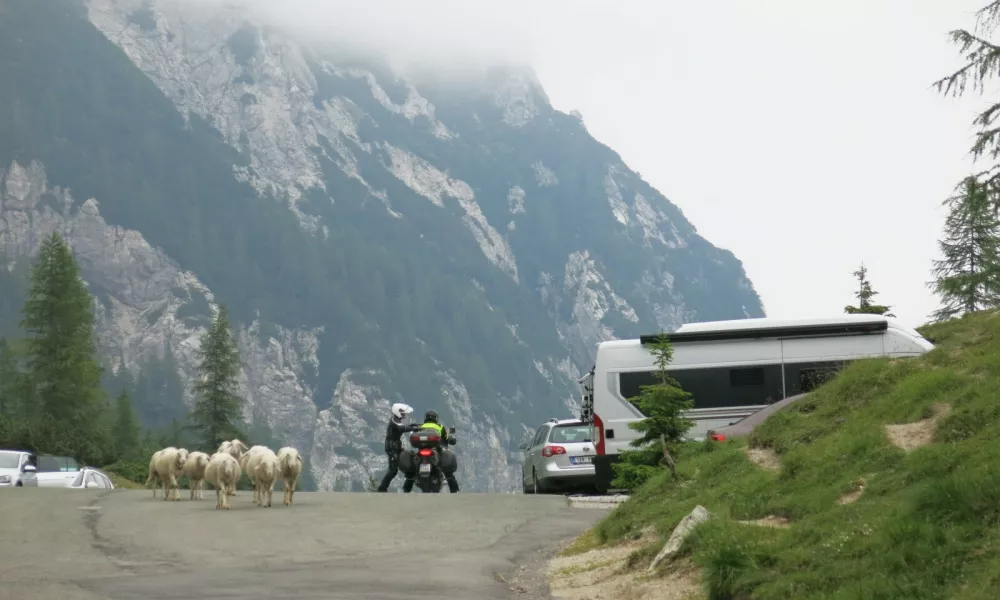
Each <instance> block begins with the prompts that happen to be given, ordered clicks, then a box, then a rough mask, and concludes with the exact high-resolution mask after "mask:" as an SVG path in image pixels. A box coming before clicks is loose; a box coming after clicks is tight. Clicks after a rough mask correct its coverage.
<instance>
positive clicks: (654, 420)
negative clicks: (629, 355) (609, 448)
mask: <svg viewBox="0 0 1000 600" xmlns="http://www.w3.org/2000/svg"><path fill="white" fill-rule="evenodd" d="M648 348H649V351H650V352H651V353H652V354H653V356H654V357H655V358H656V383H655V384H653V385H644V386H641V387H640V394H639V395H638V396H636V397H634V398H628V400H629V402H631V403H632V404H634V405H635V407H636V408H638V409H639V410H640V411H641V412H642V414H643V415H645V418H644V419H641V420H639V421H636V422H634V423H629V427H630V428H632V429H634V430H636V431H638V432H640V433H642V437H640V438H638V439H635V440H632V442H631V443H630V445H632V446H633V447H636V448H641V449H639V450H626V451H624V452H621V453H620V455H621V461H620V462H619V463H617V464H615V465H614V466H613V469H614V471H615V480H614V481H613V482H612V485H614V486H615V487H621V488H624V489H629V490H631V489H635V488H637V487H638V486H640V485H642V483H643V482H645V481H646V480H647V479H648V478H649V477H651V476H652V475H653V474H655V473H656V471H657V470H658V465H660V464H661V463H666V466H668V467H669V468H670V470H671V472H672V474H673V475H674V477H676V476H677V473H676V470H675V466H674V459H673V456H672V451H673V450H674V449H675V448H676V447H677V445H678V444H679V443H680V442H681V441H682V440H683V439H684V435H685V434H686V433H687V431H688V430H689V429H691V427H693V426H694V421H692V420H690V419H687V418H685V417H684V416H683V413H684V412H686V411H688V410H691V408H692V407H693V405H694V402H693V399H692V397H691V394H690V393H688V392H685V391H684V390H683V389H681V387H680V385H679V384H678V383H677V381H676V380H675V379H674V378H673V377H671V376H670V373H669V372H668V371H667V366H668V365H669V364H670V361H671V360H672V359H673V355H674V350H673V346H672V345H671V344H670V340H669V339H668V338H667V336H666V335H665V334H662V333H661V334H660V336H659V337H658V339H657V340H656V341H655V342H653V343H651V344H649V345H648Z"/></svg>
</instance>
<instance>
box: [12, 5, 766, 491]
mask: <svg viewBox="0 0 1000 600" xmlns="http://www.w3.org/2000/svg"><path fill="white" fill-rule="evenodd" d="M0 57H2V58H0V81H3V82H4V84H3V85H2V86H0V252H2V253H3V256H4V257H5V259H4V260H5V262H6V264H7V266H8V269H7V270H6V272H3V271H2V270H0V334H6V335H14V334H16V323H17V310H18V309H19V308H20V302H21V294H22V292H23V289H24V285H25V284H24V278H25V274H26V272H27V265H28V261H29V259H30V257H31V256H32V255H33V253H34V252H35V251H36V250H37V248H38V245H39V243H40V240H42V239H43V238H44V236H45V235H46V234H47V233H49V232H51V231H53V230H57V231H60V232H61V233H63V234H64V235H65V236H66V238H67V239H68V240H69V241H70V243H71V245H72V247H73V250H74V253H75V255H76V256H77V259H78V261H79V262H80V265H81V269H82V272H83V276H84V278H85V281H86V283H87V284H88V286H89V288H90V289H91V291H92V293H93V295H94V298H95V311H96V313H97V315H98V321H99V337H100V340H101V343H102V348H103V351H104V353H105V356H106V358H107V366H108V371H109V373H111V374H113V376H114V377H117V378H119V379H120V380H123V381H129V382H131V383H129V385H131V386H133V388H134V389H135V390H137V391H136V394H137V398H136V402H137V403H138V405H139V406H138V408H139V411H140V414H141V415H142V416H143V419H144V422H145V423H146V424H147V425H148V426H164V425H165V424H167V423H169V421H170V419H171V418H173V417H175V416H182V415H183V414H184V410H185V404H188V405H189V404H190V403H191V401H192V398H191V395H190V391H189V390H190V385H189V382H190V379H191V377H192V375H193V372H194V368H195V350H196V348H197V345H198V340H199V337H200V335H201V334H202V332H204V330H205V326H206V324H207V323H208V320H209V318H210V316H211V314H212V311H213V310H214V307H215V306H216V305H217V304H216V303H219V302H224V303H225V304H226V305H227V306H228V307H229V308H230V313H231V317H232V318H233V320H234V324H235V326H236V327H237V332H236V333H237V335H238V341H239V348H240V351H241V355H242V359H243V361H244V369H243V377H242V381H241V385H242V386H243V390H244V393H245V396H246V398H247V408H246V412H247V415H248V417H252V418H253V419H255V421H256V422H257V423H259V424H261V425H264V426H266V427H268V428H270V430H271V431H272V432H273V435H274V436H275V437H276V438H277V439H279V440H281V441H283V442H285V443H290V444H293V445H295V446H296V447H297V448H299V449H300V450H301V451H303V453H305V454H306V455H308V457H309V469H310V472H311V474H312V475H313V477H314V478H315V481H316V482H317V485H318V487H319V488H320V489H360V488H361V486H362V485H363V482H364V481H366V480H367V478H368V476H369V475H371V474H374V475H378V474H379V473H380V472H381V471H382V470H383V469H384V468H385V463H384V457H383V454H382V435H383V428H384V421H385V419H386V416H387V413H388V407H389V404H390V403H391V402H394V401H399V400H402V401H405V402H408V403H410V404H411V405H413V406H414V407H416V409H417V410H418V412H422V411H423V410H425V409H427V408H435V409H437V410H438V411H439V412H441V413H442V417H443V419H444V420H445V421H446V424H448V425H453V426H455V427H457V429H458V435H459V436H460V445H459V446H457V447H456V450H457V451H459V452H460V461H461V468H460V472H459V478H460V479H461V480H462V481H463V482H464V483H465V489H470V490H481V491H504V490H513V489H516V488H519V484H518V481H517V478H518V473H519V466H518V461H519V460H520V454H519V452H518V451H517V444H518V443H519V442H520V441H521V439H522V437H523V436H524V435H525V434H526V432H527V431H529V430H531V429H534V428H535V427H536V426H537V425H538V423H539V422H540V421H543V420H545V419H547V418H549V417H551V416H564V415H565V414H566V413H567V412H568V411H570V410H573V409H574V407H575V405H576V400H575V399H576V396H577V394H578V389H577V386H576V383H575V379H576V378H577V377H578V375H579V374H580V373H581V372H582V371H584V370H585V369H587V368H589V367H590V365H591V361H592V360H593V355H594V351H595V344H596V343H597V342H599V341H601V340H606V339H612V338H616V337H629V336H636V335H638V334H640V333H648V332H651V331H657V330H660V329H665V330H672V329H675V328H676V327H677V326H679V325H680V324H681V323H684V322H688V321H693V320H715V319H731V318H744V317H759V316H763V314H764V313H763V307H762V305H761V301H760V298H759V297H758V295H757V293H756V292H755V291H754V289H753V286H752V284H751V283H750V281H749V280H748V279H747V277H746V274H745V273H744V270H743V267H742V264H741V263H740V262H739V261H738V260H737V259H736V258H735V257H734V256H733V255H732V253H730V252H728V251H726V250H723V249H719V248H717V247H715V246H713V245H712V244H710V243H709V242H708V241H706V240H705V239H704V238H702V237H701V236H699V235H698V234H697V232H696V230H695V228H694V226H693V225H692V224H691V223H690V222H689V221H688V220H687V219H686V218H685V217H684V215H683V214H682V213H681V211H680V210H679V209H678V208H677V207H676V206H675V205H673V204H672V203H670V202H669V201H668V200H667V199H666V198H664V197H663V196H662V195H661V194H660V193H659V192H657V191H656V190H655V189H653V188H652V187H651V186H650V185H649V184H647V183H646V182H644V181H643V180H642V179H641V178H640V177H639V176H638V175H637V174H636V173H634V172H633V171H631V170H630V169H629V168H628V167H627V166H626V165H625V164H624V162H623V161H622V159H621V157H620V156H618V155H617V154H616V153H615V152H613V151H612V150H611V149H609V148H608V147H606V146H604V145H603V144H601V143H599V142H597V141H596V140H595V139H594V138H593V137H591V136H590V135H589V134H588V133H587V131H586V128H585V127H584V125H583V123H582V122H581V120H580V119H579V118H578V117H576V116H572V115H568V114H565V113H562V112H560V111H557V110H555V109H554V108H553V107H552V106H551V104H550V102H549V100H548V98H547V96H546V95H545V92H544V90H543V89H542V87H541V85H540V84H539V82H538V81H537V79H536V78H535V76H534V74H533V73H532V72H531V71H530V70H529V69H518V68H510V67H505V68H496V69H492V70H489V71H486V72H484V74H483V75H482V77H480V78H479V79H476V80H470V81H465V82H463V83H461V84H456V83H454V82H450V81H445V80H443V79H440V78H435V77H433V76H429V75H428V74H426V73H425V74H423V75H421V76H418V75H412V74H411V75H407V74H405V73H403V72H400V71H394V70H393V69H391V68H389V67H388V66H386V64H385V63H384V61H379V60H375V59H372V58H369V57H358V56H355V55H352V54H350V53H348V52H345V51H344V50H342V49H338V48H336V47H334V46H333V45H323V46H322V47H321V46H318V45H315V44H312V45H310V44H306V43H303V42H301V41H299V40H297V39H295V38H293V37H290V36H289V35H288V34H286V33H283V32H282V31H280V30H277V29H275V28H273V27H269V26H267V25H266V24H262V23H255V22H253V21H250V20H248V18H247V16H246V15H245V14H244V13H242V12H240V11H238V10H236V9H235V8H225V7H218V8H213V9H208V8H204V9H199V10H197V11H194V10H192V9H191V8H190V4H183V3H181V2H179V1H178V0H90V1H87V2H83V1H78V0H60V1H58V2H57V1H51V2H48V1H47V2H37V1H33V0H9V1H7V2H4V3H3V4H2V5H0Z"/></svg>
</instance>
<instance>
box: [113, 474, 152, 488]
mask: <svg viewBox="0 0 1000 600" xmlns="http://www.w3.org/2000/svg"><path fill="white" fill-rule="evenodd" d="M104 473H105V474H107V476H108V478H109V479H111V483H113V484H115V487H116V488H121V489H125V490H142V489H145V488H144V487H143V485H142V484H141V483H136V482H134V481H132V480H131V479H126V478H124V477H122V476H121V475H119V474H118V473H115V472H114V471H104Z"/></svg>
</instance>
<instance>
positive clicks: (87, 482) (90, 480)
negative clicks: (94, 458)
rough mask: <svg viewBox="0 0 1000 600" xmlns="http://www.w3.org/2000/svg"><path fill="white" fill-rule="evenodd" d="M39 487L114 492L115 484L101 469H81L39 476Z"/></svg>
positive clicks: (52, 472) (40, 474)
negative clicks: (93, 489) (92, 489)
mask: <svg viewBox="0 0 1000 600" xmlns="http://www.w3.org/2000/svg"><path fill="white" fill-rule="evenodd" d="M38 487H46V488H69V489H77V490H82V489H90V488H95V489H100V490H113V489H115V484H113V483H111V478H110V477H108V476H107V475H105V474H104V473H103V472H102V471H101V470H100V469H95V468H94V467H81V468H80V469H78V470H76V471H50V472H48V473H39V474H38Z"/></svg>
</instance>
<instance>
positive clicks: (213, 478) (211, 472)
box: [146, 440, 302, 510]
mask: <svg viewBox="0 0 1000 600" xmlns="http://www.w3.org/2000/svg"><path fill="white" fill-rule="evenodd" d="M243 473H246V474H247V478H249V479H250V484H251V485H252V486H253V503H254V504H256V505H258V506H265V507H266V506H271V492H272V491H273V490H274V485H275V483H277V481H278V478H279V477H280V478H281V481H282V484H283V487H284V489H285V505H286V506H287V505H289V504H291V503H292V495H293V494H295V486H296V485H297V484H298V482H299V474H301V473H302V457H301V456H299V452H298V450H296V449H295V448H292V447H290V446H285V447H284V448H281V449H280V450H278V453H277V454H275V453H274V451H273V450H271V449H270V448H268V447H267V446H254V447H252V448H249V449H248V448H247V447H246V444H244V443H243V442H241V441H240V440H232V441H229V442H222V444H221V445H220V446H219V449H218V450H216V451H215V454H213V455H212V456H209V455H208V454H206V453H204V452H188V451H187V450H185V449H184V448H174V447H173V446H171V447H169V448H164V449H163V450H157V451H156V452H154V453H153V457H152V458H151V459H150V460H149V476H148V477H147V478H146V487H147V488H148V487H150V485H153V486H154V487H153V497H154V498H155V497H156V487H155V486H156V485H161V486H162V487H163V499H164V500H180V499H181V496H180V491H179V490H180V485H179V483H178V482H179V480H180V478H181V476H183V475H187V478H188V480H189V481H190V488H191V499H192V500H200V499H201V498H202V497H203V496H202V486H203V485H204V483H205V481H208V483H210V484H212V487H214V488H215V496H216V503H215V508H224V509H226V510H229V496H235V495H236V483H237V482H238V481H239V480H240V477H241V476H242V475H243ZM265 498H266V499H265Z"/></svg>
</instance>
